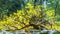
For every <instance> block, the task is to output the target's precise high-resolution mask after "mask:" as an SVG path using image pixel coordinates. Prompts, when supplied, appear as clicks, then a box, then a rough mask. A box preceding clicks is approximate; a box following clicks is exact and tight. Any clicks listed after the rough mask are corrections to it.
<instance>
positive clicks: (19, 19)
mask: <svg viewBox="0 0 60 34" xmlns="http://www.w3.org/2000/svg"><path fill="white" fill-rule="evenodd" d="M26 9H27V10H25V9H22V10H17V13H13V14H10V16H5V19H4V20H1V21H0V25H1V26H0V29H1V30H3V29H4V27H5V29H8V30H9V29H13V30H14V29H15V28H16V29H21V28H22V27H25V25H29V22H30V19H33V18H32V16H36V17H37V18H38V17H39V18H38V19H40V17H41V15H40V11H39V9H40V8H36V9H34V8H33V5H31V4H30V3H28V4H27V6H26ZM28 9H29V10H28ZM34 19H36V18H34Z"/></svg>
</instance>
